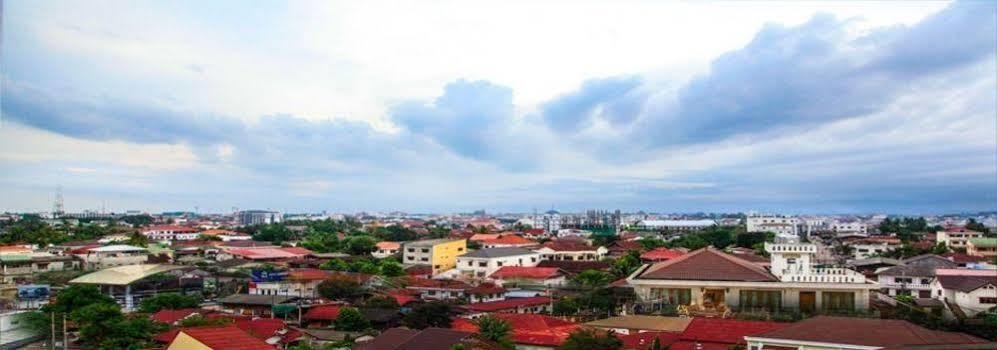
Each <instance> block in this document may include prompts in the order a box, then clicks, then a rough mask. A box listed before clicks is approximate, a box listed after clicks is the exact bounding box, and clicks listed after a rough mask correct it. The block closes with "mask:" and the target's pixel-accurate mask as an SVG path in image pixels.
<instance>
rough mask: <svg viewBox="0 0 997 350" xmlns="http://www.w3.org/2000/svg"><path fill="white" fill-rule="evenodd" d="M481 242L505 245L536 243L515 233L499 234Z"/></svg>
mask: <svg viewBox="0 0 997 350" xmlns="http://www.w3.org/2000/svg"><path fill="white" fill-rule="evenodd" d="M481 243H482V244H505V245H529V244H536V243H537V242H536V241H533V240H530V239H526V238H523V237H520V236H517V235H499V236H498V237H497V238H493V239H484V240H481Z"/></svg>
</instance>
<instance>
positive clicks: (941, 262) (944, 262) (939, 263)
mask: <svg viewBox="0 0 997 350" xmlns="http://www.w3.org/2000/svg"><path fill="white" fill-rule="evenodd" d="M900 263H902V264H904V265H908V266H928V267H933V268H952V267H955V266H956V264H955V263H954V262H952V260H949V259H947V258H945V257H942V256H939V255H935V254H921V255H918V256H912V257H909V258H907V259H903V260H900Z"/></svg>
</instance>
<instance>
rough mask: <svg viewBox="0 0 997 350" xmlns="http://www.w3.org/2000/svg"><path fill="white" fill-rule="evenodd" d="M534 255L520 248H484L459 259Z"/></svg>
mask: <svg viewBox="0 0 997 350" xmlns="http://www.w3.org/2000/svg"><path fill="white" fill-rule="evenodd" d="M530 254H536V253H534V252H533V251H531V250H529V249H523V248H520V247H497V248H485V249H480V250H475V251H473V252H470V253H467V254H464V255H461V256H460V257H461V258H504V257H507V256H517V255H530Z"/></svg>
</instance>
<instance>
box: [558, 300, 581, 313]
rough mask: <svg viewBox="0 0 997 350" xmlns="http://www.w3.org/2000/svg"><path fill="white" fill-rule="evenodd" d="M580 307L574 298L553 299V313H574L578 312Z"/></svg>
mask: <svg viewBox="0 0 997 350" xmlns="http://www.w3.org/2000/svg"><path fill="white" fill-rule="evenodd" d="M580 308H581V306H579V305H578V301H577V300H575V298H571V297H565V298H560V299H557V301H554V310H553V311H552V312H553V314H555V315H574V314H576V313H578V310H579V309H580Z"/></svg>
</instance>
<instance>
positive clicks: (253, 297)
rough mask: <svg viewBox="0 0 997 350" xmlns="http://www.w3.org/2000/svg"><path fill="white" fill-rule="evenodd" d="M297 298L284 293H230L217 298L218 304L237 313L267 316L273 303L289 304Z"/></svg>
mask: <svg viewBox="0 0 997 350" xmlns="http://www.w3.org/2000/svg"><path fill="white" fill-rule="evenodd" d="M297 300H298V298H297V297H292V296H286V295H259V294H232V295H229V296H227V297H224V298H221V299H219V300H218V304H220V305H221V306H222V308H223V309H224V310H227V311H229V312H232V313H234V314H237V315H245V316H259V317H267V316H270V313H271V311H272V309H273V307H274V306H275V305H281V304H288V305H290V304H292V303H294V302H295V301H297Z"/></svg>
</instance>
